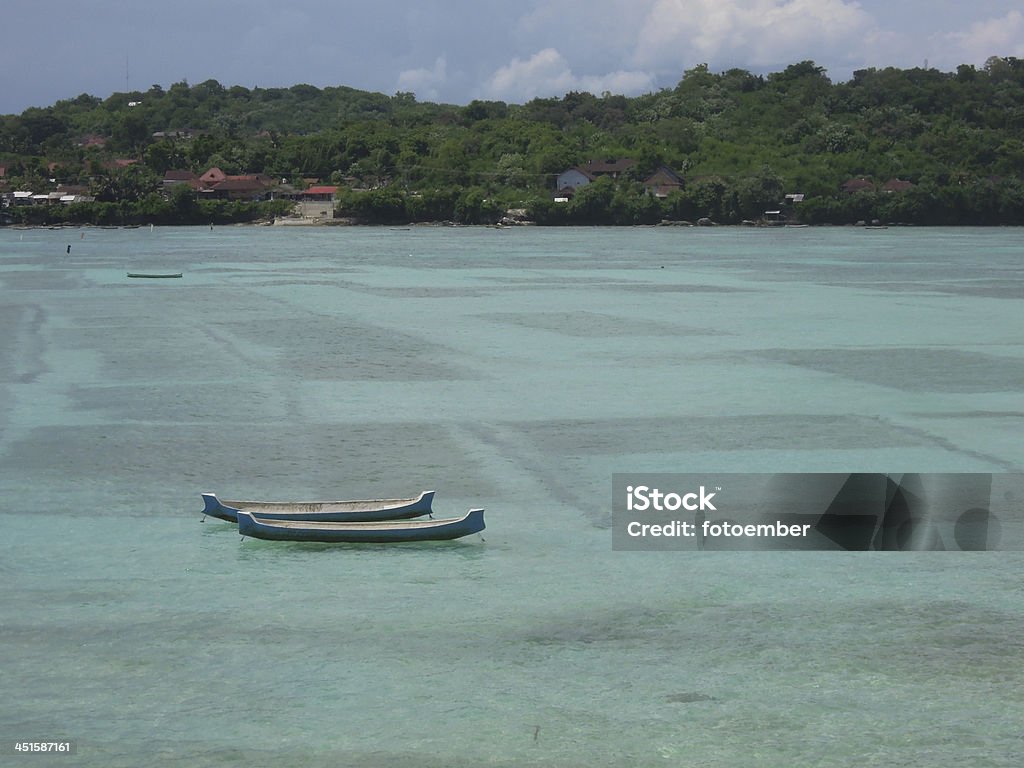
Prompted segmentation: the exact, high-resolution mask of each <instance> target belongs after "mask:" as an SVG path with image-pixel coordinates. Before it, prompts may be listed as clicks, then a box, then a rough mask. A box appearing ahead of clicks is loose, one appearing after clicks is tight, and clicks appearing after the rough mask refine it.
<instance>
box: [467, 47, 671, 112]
mask: <svg viewBox="0 0 1024 768" xmlns="http://www.w3.org/2000/svg"><path fill="white" fill-rule="evenodd" d="M653 82H654V81H653V78H652V77H651V75H650V74H648V73H646V72H640V71H625V70H618V71H615V72H609V73H607V74H604V75H584V76H580V75H576V74H575V73H574V72H573V71H572V68H571V67H570V66H569V62H568V61H566V59H565V57H564V56H562V54H561V53H559V52H558V51H557V50H556V49H554V48H545V49H544V50H542V51H538V52H537V53H535V54H534V55H533V56H531V57H530V58H529V59H526V60H525V61H524V60H522V59H519V58H514V59H512V61H511V62H509V63H508V64H506V65H505V66H503V67H499V68H498V69H497V70H496V71H495V72H494V74H493V75H491V77H490V78H488V80H487V82H486V83H485V84H484V88H483V92H484V95H485V96H486V97H487V98H492V99H501V100H504V101H512V102H522V101H528V100H530V99H532V98H534V97H537V96H561V95H563V94H565V93H567V92H569V91H589V92H591V93H595V94H600V93H603V92H604V91H611V92H612V93H622V94H631V95H632V94H638V93H642V92H644V91H649V90H651V89H652V88H653Z"/></svg>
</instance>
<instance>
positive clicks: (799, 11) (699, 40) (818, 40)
mask: <svg viewBox="0 0 1024 768" xmlns="http://www.w3.org/2000/svg"><path fill="white" fill-rule="evenodd" d="M875 27H876V25H875V23H874V21H873V19H872V17H871V16H870V15H869V14H868V13H866V12H865V11H864V10H863V9H862V8H861V6H860V4H859V3H856V2H849V1H848V0H655V2H654V3H653V4H652V5H651V7H650V9H649V11H648V12H647V16H646V20H645V23H644V26H643V29H642V31H641V33H640V38H639V40H638V41H637V46H636V51H635V53H634V61H635V62H636V63H637V64H638V65H639V66H642V67H654V68H659V69H660V68H665V67H671V66H673V65H675V66H677V67H678V65H679V64H680V62H685V63H693V62H695V61H708V62H709V63H712V64H713V63H714V62H715V61H722V60H729V61H743V62H746V63H747V64H748V65H751V66H755V67H757V66H771V65H776V64H779V63H792V62H796V61H801V60H804V59H809V58H818V59H820V58H832V57H834V56H835V55H836V53H839V54H840V55H841V56H843V57H844V58H849V55H850V54H851V53H854V52H856V51H857V50H858V49H859V48H862V47H863V45H864V42H863V41H864V40H865V38H866V37H868V36H869V35H872V34H873V33H875V32H876V29H875Z"/></svg>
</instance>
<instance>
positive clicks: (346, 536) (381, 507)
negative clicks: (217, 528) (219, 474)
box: [202, 491, 484, 543]
mask: <svg viewBox="0 0 1024 768" xmlns="http://www.w3.org/2000/svg"><path fill="white" fill-rule="evenodd" d="M202 497H203V502H204V503H205V508H204V509H203V514H205V515H209V516H211V517H216V518H218V519H220V520H226V521H228V522H234V523H238V532H239V533H240V534H242V536H250V537H252V538H256V539H268V540H271V541H312V542H328V543H337V542H374V543H387V542H406V541H446V540H451V539H458V538H461V537H463V536H469V535H470V534H473V533H479V532H480V531H482V530H484V510H482V509H472V510H470V511H469V512H467V513H466V514H465V515H463V516H462V517H458V518H449V519H443V520H434V519H432V518H431V519H427V520H412V519H410V518H414V517H421V516H423V515H427V514H429V513H430V511H431V505H432V503H433V499H434V492H433V491H424V492H423V493H421V494H420V495H419V496H417V497H413V498H408V499H367V500H358V501H331V502H325V501H312V502H265V501H228V500H223V501H222V500H220V499H218V498H217V496H216V495H215V494H213V493H204V494H202Z"/></svg>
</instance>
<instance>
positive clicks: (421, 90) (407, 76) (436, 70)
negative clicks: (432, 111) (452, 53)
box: [397, 56, 448, 101]
mask: <svg viewBox="0 0 1024 768" xmlns="http://www.w3.org/2000/svg"><path fill="white" fill-rule="evenodd" d="M447 80H448V62H447V60H446V59H445V57H444V56H438V57H437V59H436V60H435V61H434V66H433V67H432V68H431V69H426V68H425V67H420V68H419V69H406V70H403V71H402V72H400V73H399V75H398V89H397V90H399V91H412V92H413V93H415V94H416V98H417V99H419V100H420V101H436V100H437V98H438V94H439V92H440V91H439V89H440V88H441V87H442V86H444V84H445V83H446V82H447Z"/></svg>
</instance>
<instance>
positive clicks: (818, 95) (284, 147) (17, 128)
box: [0, 57, 1024, 224]
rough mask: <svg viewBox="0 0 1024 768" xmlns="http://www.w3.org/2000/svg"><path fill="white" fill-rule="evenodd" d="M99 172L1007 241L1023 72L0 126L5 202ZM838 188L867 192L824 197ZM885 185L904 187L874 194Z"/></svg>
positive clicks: (349, 203) (238, 97) (158, 96)
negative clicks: (651, 183) (883, 223)
mask: <svg viewBox="0 0 1024 768" xmlns="http://www.w3.org/2000/svg"><path fill="white" fill-rule="evenodd" d="M610 158H631V159H634V160H636V161H637V162H636V165H635V171H633V172H632V173H631V174H630V175H628V176H627V178H624V179H619V180H618V181H617V182H616V183H610V182H604V183H602V184H592V185H590V186H589V187H584V188H582V189H580V190H579V192H578V193H577V195H576V196H575V197H574V198H573V200H572V201H570V202H569V203H561V204H559V203H552V202H551V193H552V192H553V191H554V186H555V179H556V177H557V175H558V174H559V173H561V172H563V171H565V170H566V169H568V168H570V167H572V166H575V165H578V164H581V163H584V162H586V161H588V160H592V159H610ZM117 159H121V160H122V161H123V160H125V159H132V160H136V161H137V165H136V166H135V167H134V168H133V169H131V171H130V176H131V178H130V179H128V180H127V182H125V183H122V184H121V192H120V193H119V194H121V195H122V196H131V195H134V196H136V197H142V196H144V195H145V194H148V192H149V191H150V190H155V189H156V188H157V187H158V186H159V184H158V182H159V179H160V178H161V177H162V176H163V174H164V173H165V172H166V171H168V170H172V169H190V170H193V171H196V172H199V173H201V172H202V171H204V170H206V169H207V168H210V167H211V166H217V167H219V168H221V169H222V170H224V171H225V172H226V173H229V174H243V173H248V174H257V173H260V174H266V175H268V176H272V177H274V178H280V179H287V180H289V181H291V182H292V183H293V184H295V185H296V186H299V185H301V184H302V182H303V180H306V179H318V180H321V181H323V182H333V183H335V184H339V185H341V186H342V187H344V188H361V189H372V190H373V191H372V192H361V193H347V194H346V195H344V196H343V199H342V203H341V205H342V207H343V208H346V209H347V210H348V211H349V212H355V213H357V214H359V215H360V216H361V217H362V218H364V219H366V220H401V219H402V218H405V219H410V218H411V219H416V218H429V217H434V216H436V217H438V218H458V219H461V220H466V221H473V220H484V219H487V218H488V217H491V216H493V215H494V212H495V211H497V210H498V209H499V208H503V207H507V206H519V207H527V208H529V209H530V211H531V215H533V216H534V218H536V219H538V220H539V221H541V222H548V223H560V222H577V223H640V222H648V221H656V220H658V219H659V218H666V217H667V218H686V219H690V218H695V217H698V216H710V217H711V218H713V219H715V220H717V221H722V222H730V221H738V220H740V219H743V218H756V217H758V216H759V215H761V214H763V211H764V209H765V207H766V206H768V207H772V206H777V205H778V203H779V201H780V200H781V199H782V197H783V195H785V194H787V193H800V194H803V195H804V196H805V197H804V201H803V202H802V203H800V204H799V205H798V206H797V214H798V215H799V216H800V217H801V219H802V220H805V221H810V222H817V221H833V222H837V223H841V222H848V221H853V220H856V219H869V218H882V219H885V220H892V221H906V222H913V223H1015V224H1022V223H1024V182H1022V178H1024V60H1019V59H1015V58H995V57H994V58H991V59H989V60H988V62H987V63H986V64H985V66H984V67H983V68H980V69H979V68H975V67H973V66H970V65H961V66H960V67H958V68H957V69H956V71H955V72H941V71H938V70H935V69H920V68H918V69H906V70H903V69H894V68H885V69H866V70H861V71H858V72H855V73H854V75H853V77H852V79H851V80H849V81H848V82H840V83H833V82H831V81H830V80H829V79H828V77H827V76H826V75H825V73H824V70H823V69H822V68H821V67H818V66H816V65H815V64H814V63H813V62H809V61H805V62H800V63H797V64H793V65H791V66H789V67H787V68H786V69H784V70H783V71H781V72H777V73H772V74H769V75H767V76H762V75H756V74H752V73H750V72H747V71H745V70H740V69H731V70H728V71H726V72H722V73H714V72H711V71H710V70H709V69H708V68H707V67H706V66H699V67H696V68H694V69H691V70H688V71H687V72H685V74H684V75H683V77H682V79H681V80H680V81H679V83H678V85H676V87H675V88H671V89H663V90H661V91H658V92H656V93H649V94H645V95H643V96H638V97H634V98H629V97H625V96H620V95H613V94H610V93H604V94H602V95H600V96H596V95H593V94H590V93H579V92H572V93H568V94H566V95H565V96H563V97H561V98H549V99H534V100H533V101H530V102H528V103H526V104H522V105H515V104H505V103H503V102H490V101H474V102H471V103H470V104H469V105H467V106H455V105H445V104H433V103H421V102H418V101H417V100H416V99H415V97H414V96H413V95H412V94H409V93H397V94H395V95H394V96H386V95H383V94H377V93H368V92H365V91H359V90H356V89H352V88H346V87H335V88H323V89H319V88H315V87H313V86H309V85H296V86H293V87H291V88H253V89H248V88H243V87H241V86H232V87H225V86H223V85H221V84H220V83H218V82H216V81H215V80H208V81H206V82H203V83H200V84H198V85H188V84H187V83H184V82H181V83H175V84H174V85H172V86H170V87H169V88H167V89H166V90H165V89H163V88H161V87H160V86H156V85H155V86H153V87H152V88H150V89H149V90H148V91H145V92H133V93H118V94H114V95H113V96H111V97H109V98H107V99H105V100H101V99H99V98H96V97H93V96H89V95H85V94H83V95H81V96H78V97H77V98H74V99H69V100H65V101H59V102H57V103H56V104H54V105H53V106H51V107H46V108H42V109H40V108H32V109H28V110H25V111H24V112H23V113H22V114H20V115H7V116H3V117H0V166H2V167H4V168H5V169H6V175H5V179H4V180H3V181H4V183H5V184H6V185H7V187H8V188H13V186H14V185H24V186H34V187H36V188H45V186H46V185H47V184H48V183H50V182H49V179H56V180H57V181H60V182H63V183H79V184H83V183H88V184H92V185H93V186H94V188H95V187H96V185H97V184H106V185H107V188H110V187H111V186H113V187H117V184H115V183H112V179H113V177H117V176H119V175H122V176H124V175H129V172H128V171H127V170H124V169H122V170H118V169H117V167H116V164H115V163H114V162H113V161H115V160H117ZM122 164H123V163H122ZM662 165H664V166H666V167H668V168H670V169H672V170H674V171H675V172H677V173H678V174H679V175H681V176H682V177H683V178H684V180H685V185H684V187H683V189H682V190H681V191H678V192H673V193H672V194H671V195H669V197H668V198H666V199H664V200H654V199H652V198H651V197H650V196H649V195H644V194H642V189H641V187H640V186H639V183H638V182H639V181H641V180H642V178H643V177H644V176H645V175H646V174H648V173H650V172H651V171H653V170H654V169H656V168H657V167H659V166H662ZM854 178H863V179H866V180H868V181H869V182H870V183H869V184H868V185H866V191H862V192H856V193H855V192H847V191H843V185H844V184H845V183H846V182H848V181H849V180H850V179H854ZM891 179H899V180H901V181H902V182H909V185H908V184H904V185H903V187H902V188H900V189H898V190H896V191H890V192H885V191H882V185H883V184H884V182H886V181H888V180H891ZM114 181H116V179H114ZM122 181H123V180H122ZM357 195H359V196H360V197H357Z"/></svg>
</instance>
